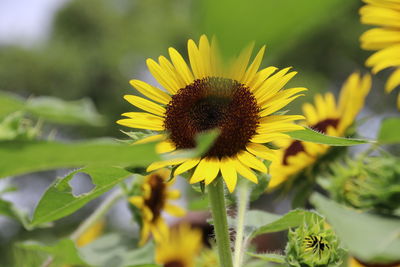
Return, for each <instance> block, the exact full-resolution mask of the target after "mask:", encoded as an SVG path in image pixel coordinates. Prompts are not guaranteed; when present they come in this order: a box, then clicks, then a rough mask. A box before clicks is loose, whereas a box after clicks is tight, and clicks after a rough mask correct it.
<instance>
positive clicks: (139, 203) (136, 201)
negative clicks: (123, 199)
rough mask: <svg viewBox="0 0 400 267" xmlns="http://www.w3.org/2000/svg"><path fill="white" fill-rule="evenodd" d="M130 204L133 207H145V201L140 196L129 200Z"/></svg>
mask: <svg viewBox="0 0 400 267" xmlns="http://www.w3.org/2000/svg"><path fill="white" fill-rule="evenodd" d="M129 202H130V203H131V204H132V205H135V206H136V207H138V208H142V207H143V203H144V199H143V197H140V196H133V197H130V198H129Z"/></svg>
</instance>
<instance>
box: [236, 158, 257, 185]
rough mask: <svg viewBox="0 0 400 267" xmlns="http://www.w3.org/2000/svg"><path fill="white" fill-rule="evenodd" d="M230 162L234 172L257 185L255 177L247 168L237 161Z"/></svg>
mask: <svg viewBox="0 0 400 267" xmlns="http://www.w3.org/2000/svg"><path fill="white" fill-rule="evenodd" d="M232 162H233V164H234V165H235V169H236V171H237V172H238V173H239V174H240V175H241V176H243V177H244V178H246V179H247V180H249V181H251V182H253V183H255V184H258V179H257V176H256V175H255V174H254V173H253V172H252V171H251V170H250V169H249V168H247V167H245V166H244V165H243V164H242V163H240V161H239V160H233V161H232Z"/></svg>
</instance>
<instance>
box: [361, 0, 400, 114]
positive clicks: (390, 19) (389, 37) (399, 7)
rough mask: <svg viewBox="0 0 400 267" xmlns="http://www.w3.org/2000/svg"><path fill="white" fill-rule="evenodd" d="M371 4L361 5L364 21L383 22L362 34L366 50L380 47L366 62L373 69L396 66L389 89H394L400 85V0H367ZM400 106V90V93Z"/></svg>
mask: <svg viewBox="0 0 400 267" xmlns="http://www.w3.org/2000/svg"><path fill="white" fill-rule="evenodd" d="M363 1H364V2H365V3H366V4H367V5H365V6H363V7H362V8H361V9H360V15H361V22H362V23H364V24H369V25H374V26H380V27H379V28H373V29H370V30H368V31H366V32H365V33H364V34H363V35H362V36H361V38H360V40H361V47H362V48H363V49H365V50H379V51H378V52H376V53H375V54H373V55H372V56H371V57H370V58H368V60H367V62H366V65H367V66H368V67H372V72H373V73H378V72H379V71H381V70H383V69H386V68H388V67H395V68H396V69H395V70H394V72H393V73H392V74H391V76H390V77H389V79H388V81H387V82H386V86H385V91H386V92H388V93H390V92H391V91H393V90H394V89H395V88H396V87H397V86H399V85H400V1H399V0H363ZM397 106H398V107H399V108H400V94H399V95H398V96H397Z"/></svg>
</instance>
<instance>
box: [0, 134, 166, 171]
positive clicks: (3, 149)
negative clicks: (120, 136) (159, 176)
mask: <svg viewBox="0 0 400 267" xmlns="http://www.w3.org/2000/svg"><path fill="white" fill-rule="evenodd" d="M77 155H78V156H77ZM0 158H1V159H2V160H1V161H0V177H6V176H11V175H20V174H24V173H29V172H35V171H43V170H51V169H56V168H63V167H82V166H85V165H97V166H121V167H141V166H147V165H148V164H150V163H151V162H153V161H156V160H159V156H158V155H157V154H156V152H155V148H154V144H143V145H134V146H129V145H126V144H118V143H116V142H112V141H110V140H92V141H85V142H75V143H60V142H46V141H13V142H9V141H4V142H0Z"/></svg>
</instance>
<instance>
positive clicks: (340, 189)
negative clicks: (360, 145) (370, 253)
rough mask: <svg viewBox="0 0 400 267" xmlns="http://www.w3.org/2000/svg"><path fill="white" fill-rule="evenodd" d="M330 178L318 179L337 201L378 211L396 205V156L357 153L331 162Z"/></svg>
mask: <svg viewBox="0 0 400 267" xmlns="http://www.w3.org/2000/svg"><path fill="white" fill-rule="evenodd" d="M331 170H332V175H331V177H330V179H320V184H321V185H322V186H324V187H325V189H327V190H328V191H329V193H330V195H331V197H332V198H333V199H334V200H336V201H337V202H339V203H343V204H346V205H348V206H351V207H354V208H357V209H361V210H373V211H375V212H378V213H385V214H393V213H394V212H395V211H396V210H397V209H400V159H399V158H396V157H393V156H385V155H380V156H379V157H360V158H358V159H356V160H350V159H348V160H346V162H344V163H342V162H341V163H336V164H333V165H332V166H331Z"/></svg>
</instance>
